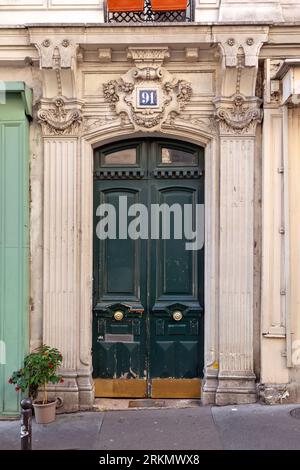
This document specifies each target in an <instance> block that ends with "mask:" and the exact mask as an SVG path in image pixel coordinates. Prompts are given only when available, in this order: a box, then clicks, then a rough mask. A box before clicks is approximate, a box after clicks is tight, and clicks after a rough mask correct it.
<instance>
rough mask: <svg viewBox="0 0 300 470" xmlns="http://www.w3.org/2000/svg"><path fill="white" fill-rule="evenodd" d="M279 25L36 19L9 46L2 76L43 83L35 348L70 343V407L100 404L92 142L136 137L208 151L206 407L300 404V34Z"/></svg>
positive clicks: (37, 103)
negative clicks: (279, 399)
mask: <svg viewBox="0 0 300 470" xmlns="http://www.w3.org/2000/svg"><path fill="white" fill-rule="evenodd" d="M229 3H230V2H229ZM201 5H202V2H200V3H199V5H198V6H197V9H196V10H197V12H198V14H199V11H203V10H205V8H204V7H203V8H202V6H201ZM228 5H229V4H228V2H226V5H225V2H221V8H220V11H222V15H225V16H226V15H227V13H226V11H227V8H229V6H228ZM216 9H218V7H216ZM211 10H213V8H212V7H211ZM269 26H270V25H268V24H264V25H261V24H260V25H254V24H253V23H251V24H249V25H247V24H245V23H241V24H234V25H230V24H229V23H228V24H223V23H222V24H217V23H216V24H213V25H207V24H206V25H202V24H197V25H196V24H190V25H180V24H176V25H175V24H174V25H171V26H170V25H155V26H151V25H148V26H146V25H145V26H139V27H138V28H130V27H128V26H122V25H119V26H118V27H116V26H113V25H106V26H105V27H103V26H101V25H99V26H96V25H90V26H87V25H86V26H82V25H78V26H76V25H72V26H69V27H68V26H65V27H62V26H57V25H56V26H55V25H47V26H46V25H45V26H44V27H39V26H28V27H27V26H26V27H24V28H16V29H14V28H11V29H10V39H9V41H11V44H6V45H5V46H0V72H1V77H2V76H3V77H4V80H5V81H9V80H11V81H14V80H22V81H25V82H26V84H27V85H28V86H29V87H31V88H32V89H33V97H34V118H33V121H32V122H31V124H30V126H31V139H30V154H31V193H32V206H31V259H32V261H31V263H32V264H31V297H32V310H31V338H30V342H31V348H34V347H35V346H37V345H38V344H40V343H42V342H48V343H49V344H52V345H53V346H56V347H58V348H59V349H61V351H62V353H63V356H64V364H63V367H64V368H63V371H62V373H63V375H64V378H65V383H64V384H60V385H59V386H56V387H55V388H54V390H53V389H51V392H53V393H54V392H55V393H56V394H57V395H59V396H60V397H61V398H62V399H63V402H64V408H63V409H64V410H67V411H74V410H78V409H88V408H91V407H92V406H93V400H94V385H93V378H92V356H91V339H92V257H93V254H92V246H93V240H92V233H93V214H92V206H93V197H92V191H93V149H94V148H95V147H99V146H101V145H104V144H106V143H111V142H120V141H122V140H126V139H128V138H132V137H136V136H147V137H148V136H151V137H158V138H159V137H161V136H167V137H171V138H172V137H173V138H176V139H178V140H181V141H182V142H192V143H195V144H198V145H199V146H202V147H204V149H205V204H206V209H205V211H206V212H205V217H206V219H205V253H206V259H205V325H204V329H205V346H204V349H205V351H204V352H205V367H204V379H203V390H202V399H203V402H204V403H217V404H220V405H223V404H233V403H251V402H254V401H256V400H257V399H258V398H259V395H261V396H265V397H269V396H270V394H271V395H272V393H273V395H274V396H275V395H276V396H278V393H281V391H283V392H282V395H280V396H283V395H284V397H285V398H284V399H287V397H288V396H289V399H290V400H294V401H297V400H298V401H300V371H299V364H298V362H297V361H298V359H297V357H298V356H296V352H297V351H298V349H297V344H298V343H295V341H298V338H300V324H299V315H298V314H299V312H298V310H297V309H298V307H297V306H298V305H299V293H298V291H299V289H298V288H297V282H298V281H299V280H300V273H299V266H298V265H297V263H296V262H295V260H297V259H299V247H298V245H299V241H298V240H299V236H300V234H299V224H298V225H297V220H298V216H300V207H299V200H300V195H299V188H298V186H299V185H298V183H297V181H298V180H297V177H299V175H300V168H299V162H298V161H299V159H297V155H298V153H297V152H299V149H300V143H299V138H298V135H297V129H298V127H297V126H298V125H299V122H300V117H299V116H300V115H299V103H298V97H299V95H300V90H298V88H297V86H298V84H299V83H300V82H299V78H300V77H299V76H298V75H299V70H300V68H299V63H298V59H299V58H298V56H297V54H298V52H297V51H298V49H297V47H298V44H297V37H299V35H300V28H299V26H297V25H296V24H295V25H293V26H289V27H288V28H286V27H285V26H284V24H283V25H273V26H272V28H270V27H269ZM287 36H288V37H287ZM0 37H2V39H3V40H4V39H5V38H6V31H5V30H0ZM5 41H6V42H7V38H6V39H5ZM0 44H1V41H0ZM161 44H164V46H163V47H162V45H161ZM278 50H280V56H282V57H281V58H280V60H278V54H279V53H278ZM291 51H292V52H291ZM291 56H292V57H291ZM16 65H17V66H18V67H16ZM145 90H146V91H147V92H150V93H152V92H154V95H153V103H152V104H153V106H152V107H150V108H149V107H143V103H142V101H141V96H140V95H139V93H140V92H143V91H145ZM257 95H258V96H257ZM151 96H152V95H151ZM151 99H152V98H151ZM297 197H299V199H297ZM299 282H300V281H299ZM276 387H277V388H276ZM272 390H275V392H272ZM276 390H277V391H276ZM278 390H279V391H278ZM274 399H275V398H274ZM268 400H269V401H272V396H271V399H269V398H268Z"/></svg>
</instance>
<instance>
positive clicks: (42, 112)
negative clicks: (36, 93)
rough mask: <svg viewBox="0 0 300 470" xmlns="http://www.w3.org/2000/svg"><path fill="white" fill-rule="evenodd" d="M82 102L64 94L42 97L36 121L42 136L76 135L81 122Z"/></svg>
mask: <svg viewBox="0 0 300 470" xmlns="http://www.w3.org/2000/svg"><path fill="white" fill-rule="evenodd" d="M81 107H82V102H79V101H78V100H74V99H72V100H69V99H67V98H65V97H64V96H57V97H55V98H53V99H42V100H41V101H40V109H39V110H38V113H37V117H38V122H39V123H40V124H41V126H42V130H43V134H44V136H76V135H77V134H78V131H79V128H80V125H81V122H82V113H81Z"/></svg>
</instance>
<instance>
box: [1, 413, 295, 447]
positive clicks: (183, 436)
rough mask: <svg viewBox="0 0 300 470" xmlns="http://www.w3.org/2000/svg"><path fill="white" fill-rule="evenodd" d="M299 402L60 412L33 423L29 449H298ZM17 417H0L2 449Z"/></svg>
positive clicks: (15, 437)
mask: <svg viewBox="0 0 300 470" xmlns="http://www.w3.org/2000/svg"><path fill="white" fill-rule="evenodd" d="M295 408H298V409H300V405H281V406H267V405H261V404H255V405H242V406H226V407H201V406H194V407H191V408H181V409H178V408H176V409H163V408H162V409H141V410H124V411H123V410H119V411H104V412H87V413H77V414H69V415H59V416H58V417H57V420H56V422H55V423H52V424H49V425H47V426H45V425H37V424H35V423H34V425H33V449H34V450H38V449H50V450H65V449H66V450H70V449H78V450H79V449H90V450H114V449H117V450H140V449H141V450H167V449H168V450H169V449H170V450H173V449H174V450H175V449H176V450H202V449H207V450H217V449H230V450H238V449H261V450H262V449H272V450H275V449H300V419H297V418H294V417H292V416H291V415H290V411H291V410H292V409H295ZM19 431H20V427H19V421H0V449H1V450H12V449H19V445H20V439H19Z"/></svg>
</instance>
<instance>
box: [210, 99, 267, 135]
mask: <svg viewBox="0 0 300 470" xmlns="http://www.w3.org/2000/svg"><path fill="white" fill-rule="evenodd" d="M261 102H262V101H261V100H260V99H259V98H257V97H250V98H247V97H245V96H243V95H241V94H235V95H233V96H231V97H229V98H217V99H215V100H214V103H215V106H216V113H215V119H216V121H217V122H218V123H219V128H220V133H225V134H232V135H234V134H254V133H255V129H256V125H257V123H259V122H261V121H262V110H261V109H260V104H261Z"/></svg>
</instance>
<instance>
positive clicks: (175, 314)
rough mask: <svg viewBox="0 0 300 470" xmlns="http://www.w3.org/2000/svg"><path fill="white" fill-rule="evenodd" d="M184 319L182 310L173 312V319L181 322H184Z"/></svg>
mask: <svg viewBox="0 0 300 470" xmlns="http://www.w3.org/2000/svg"><path fill="white" fill-rule="evenodd" d="M182 317H183V315H182V313H181V312H180V310H175V311H174V312H173V318H174V320H175V321H180V320H182Z"/></svg>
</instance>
